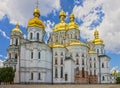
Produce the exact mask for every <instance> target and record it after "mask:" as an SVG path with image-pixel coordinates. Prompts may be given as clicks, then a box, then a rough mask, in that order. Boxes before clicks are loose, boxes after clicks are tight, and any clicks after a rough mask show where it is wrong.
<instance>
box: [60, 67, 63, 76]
mask: <svg viewBox="0 0 120 88" xmlns="http://www.w3.org/2000/svg"><path fill="white" fill-rule="evenodd" d="M60 77H61V78H63V67H61V74H60Z"/></svg>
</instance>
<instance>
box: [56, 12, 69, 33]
mask: <svg viewBox="0 0 120 88" xmlns="http://www.w3.org/2000/svg"><path fill="white" fill-rule="evenodd" d="M59 18H60V23H58V24H56V25H55V27H54V32H57V31H64V30H66V29H67V24H66V23H65V18H66V13H65V12H64V11H63V10H62V11H61V12H60V14H59Z"/></svg>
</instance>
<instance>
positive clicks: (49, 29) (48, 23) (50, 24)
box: [44, 20, 55, 32]
mask: <svg viewBox="0 0 120 88" xmlns="http://www.w3.org/2000/svg"><path fill="white" fill-rule="evenodd" d="M44 23H45V25H46V28H45V31H46V32H52V31H53V30H52V29H53V27H54V25H55V22H51V21H50V20H47V21H45V22H44Z"/></svg>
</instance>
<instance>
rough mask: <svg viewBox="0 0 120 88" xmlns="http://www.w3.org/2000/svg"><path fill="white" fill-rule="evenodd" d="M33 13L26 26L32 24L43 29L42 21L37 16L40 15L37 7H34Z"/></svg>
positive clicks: (31, 25)
mask: <svg viewBox="0 0 120 88" xmlns="http://www.w3.org/2000/svg"><path fill="white" fill-rule="evenodd" d="M33 15H34V18H32V19H30V20H29V21H28V27H34V26H36V27H39V28H42V29H45V25H44V23H43V22H42V21H41V20H40V19H39V17H40V11H39V9H38V8H35V9H34V13H33Z"/></svg>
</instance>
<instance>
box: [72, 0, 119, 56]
mask: <svg viewBox="0 0 120 88" xmlns="http://www.w3.org/2000/svg"><path fill="white" fill-rule="evenodd" d="M119 3H120V0H114V1H113V0H86V1H84V3H83V6H75V7H74V8H73V13H74V14H75V17H76V18H77V19H78V20H79V19H82V20H83V24H82V25H81V26H80V30H81V35H83V36H82V37H84V38H90V39H93V32H94V31H93V30H89V26H90V24H91V23H92V22H93V20H95V19H97V18H98V16H97V15H96V11H95V12H94V13H89V12H90V11H94V8H95V7H98V6H102V11H103V12H104V13H105V16H104V18H103V21H102V23H101V24H100V25H99V27H97V28H98V29H99V34H100V37H101V38H102V39H103V40H104V42H105V49H106V50H107V51H109V52H112V53H118V54H120V47H119V45H120V41H119V39H118V38H120V27H119V21H120V5H119ZM111 45H112V46H111Z"/></svg>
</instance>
